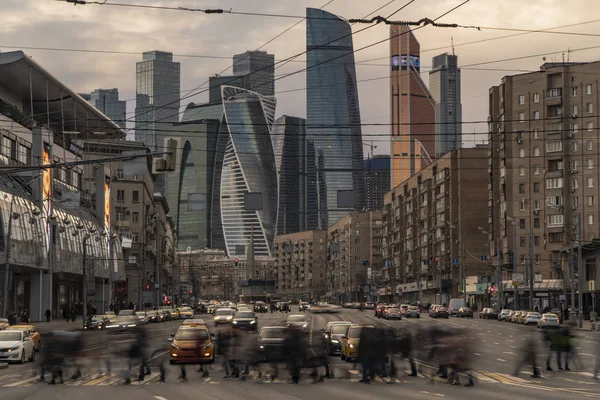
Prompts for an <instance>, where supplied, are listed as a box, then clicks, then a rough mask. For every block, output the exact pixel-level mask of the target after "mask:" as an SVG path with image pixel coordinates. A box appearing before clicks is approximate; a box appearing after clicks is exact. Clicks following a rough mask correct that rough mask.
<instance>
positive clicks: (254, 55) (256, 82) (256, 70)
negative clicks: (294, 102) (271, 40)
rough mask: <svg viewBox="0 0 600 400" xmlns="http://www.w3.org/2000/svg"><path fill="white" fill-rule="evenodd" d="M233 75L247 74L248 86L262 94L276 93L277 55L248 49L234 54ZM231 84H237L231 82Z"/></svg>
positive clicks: (272, 94) (249, 88)
mask: <svg viewBox="0 0 600 400" xmlns="http://www.w3.org/2000/svg"><path fill="white" fill-rule="evenodd" d="M233 75H235V76H247V77H248V79H249V80H248V83H247V85H248V86H245V88H246V89H248V90H252V91H253V92H256V93H258V94H260V95H261V96H274V95H275V56H274V55H273V54H268V53H267V52H266V51H247V52H245V53H242V54H236V55H235V56H233ZM230 85H231V86H237V85H235V84H230Z"/></svg>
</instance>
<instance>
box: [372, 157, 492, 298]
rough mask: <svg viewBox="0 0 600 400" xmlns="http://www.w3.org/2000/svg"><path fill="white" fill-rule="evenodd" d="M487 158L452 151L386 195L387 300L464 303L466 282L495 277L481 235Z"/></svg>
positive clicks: (485, 217) (384, 221) (385, 289)
mask: <svg viewBox="0 0 600 400" xmlns="http://www.w3.org/2000/svg"><path fill="white" fill-rule="evenodd" d="M486 152H487V146H478V147H475V148H464V149H458V150H452V151H450V152H449V153H447V154H445V155H444V156H442V157H441V158H439V159H437V160H435V161H434V162H433V163H432V164H431V165H428V166H427V167H425V168H423V169H422V170H421V171H420V172H419V173H417V174H416V175H414V176H412V177H411V178H410V179H408V180H407V181H406V182H404V183H403V184H401V185H399V186H396V187H395V188H393V189H392V190H391V191H390V192H389V193H387V194H386V196H385V200H384V211H383V231H384V243H383V257H384V259H385V261H386V265H387V268H386V272H385V274H384V276H383V282H385V283H384V287H383V288H382V289H383V290H381V289H380V295H384V296H385V297H384V298H386V299H389V300H390V301H397V300H401V301H403V302H410V303H417V302H420V303H422V304H442V303H446V304H448V301H449V299H451V298H453V297H459V296H460V297H462V294H461V292H460V290H462V287H463V286H464V284H463V282H464V280H465V278H464V277H465V276H467V275H479V276H485V277H488V276H490V275H491V274H492V268H491V264H489V263H488V262H486V261H482V256H487V252H488V251H489V249H488V248H487V247H486V246H487V236H486V235H484V234H483V233H482V231H481V230H482V229H483V228H484V227H485V226H486V224H485V222H486V221H487V218H488V210H487V209H486V202H485V199H486V195H487V189H486V183H487V174H486V172H485V158H486ZM483 258H485V257H483ZM465 274H466V275H465ZM383 282H382V283H383Z"/></svg>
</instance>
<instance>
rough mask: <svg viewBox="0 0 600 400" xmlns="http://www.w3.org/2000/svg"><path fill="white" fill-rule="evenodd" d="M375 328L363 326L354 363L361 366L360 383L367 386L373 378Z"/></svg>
mask: <svg viewBox="0 0 600 400" xmlns="http://www.w3.org/2000/svg"><path fill="white" fill-rule="evenodd" d="M375 334H376V328H375V327H371V326H365V327H363V328H362V329H361V331H360V337H359V342H358V349H357V350H358V351H357V353H358V354H357V357H356V361H357V362H359V363H360V364H361V365H362V379H361V380H360V381H359V382H361V383H366V384H369V383H371V379H373V378H375V362H376V357H375V356H376V345H377V344H376V343H375V342H376V338H375Z"/></svg>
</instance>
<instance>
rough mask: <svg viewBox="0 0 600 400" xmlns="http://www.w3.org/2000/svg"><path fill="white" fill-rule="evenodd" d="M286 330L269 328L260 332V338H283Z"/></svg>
mask: <svg viewBox="0 0 600 400" xmlns="http://www.w3.org/2000/svg"><path fill="white" fill-rule="evenodd" d="M285 333H286V328H269V329H263V330H262V331H260V337H262V338H284V337H285Z"/></svg>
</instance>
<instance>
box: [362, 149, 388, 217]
mask: <svg viewBox="0 0 600 400" xmlns="http://www.w3.org/2000/svg"><path fill="white" fill-rule="evenodd" d="M390 182H391V178H390V156H388V155H376V156H374V157H373V158H368V159H366V160H365V207H366V209H367V210H368V211H377V210H379V211H381V210H382V209H383V197H384V196H385V194H386V193H387V192H389V191H390Z"/></svg>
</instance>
